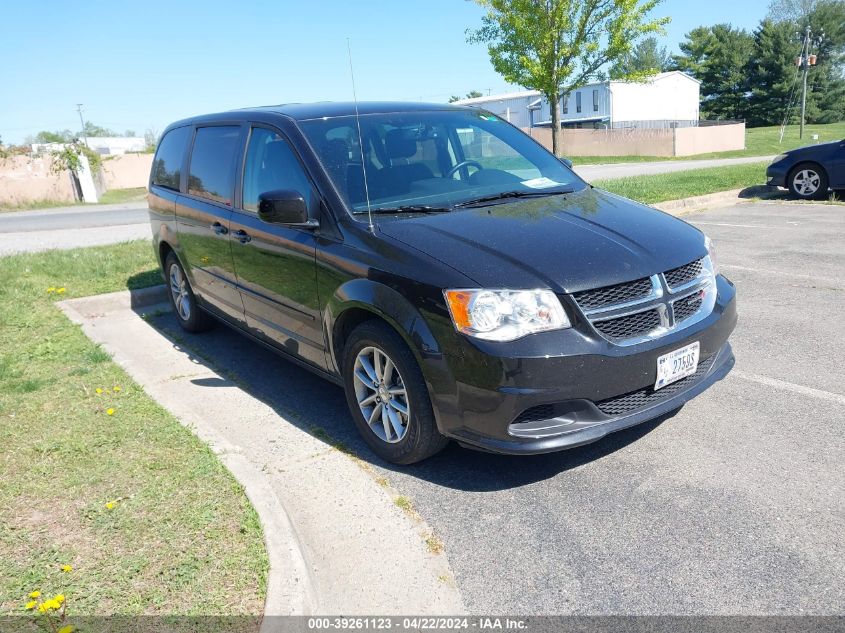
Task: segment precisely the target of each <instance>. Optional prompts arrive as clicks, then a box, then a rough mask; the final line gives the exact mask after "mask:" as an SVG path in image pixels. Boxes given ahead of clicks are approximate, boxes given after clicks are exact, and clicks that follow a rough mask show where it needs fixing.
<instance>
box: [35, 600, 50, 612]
mask: <svg viewBox="0 0 845 633" xmlns="http://www.w3.org/2000/svg"><path fill="white" fill-rule="evenodd" d="M49 610H50V607H49V606H47V603H46V602H42V603H41V604H39V605H38V611H39V612H41V613H47V612H48V611H49Z"/></svg>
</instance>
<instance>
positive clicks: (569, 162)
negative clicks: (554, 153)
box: [558, 156, 572, 169]
mask: <svg viewBox="0 0 845 633" xmlns="http://www.w3.org/2000/svg"><path fill="white" fill-rule="evenodd" d="M558 160H559V161H560V162H562V163H563V164H564V165H566V166H567V167H569V169H572V161H571V160H569V159H568V158H567V157H566V156H560V157H559V158H558Z"/></svg>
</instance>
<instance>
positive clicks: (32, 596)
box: [29, 589, 41, 598]
mask: <svg viewBox="0 0 845 633" xmlns="http://www.w3.org/2000/svg"><path fill="white" fill-rule="evenodd" d="M40 595H41V592H40V591H38V589H36V590H35V591H33V592H32V593H31V594H29V597H30V598H37V597H38V596H40Z"/></svg>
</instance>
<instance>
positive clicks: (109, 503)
mask: <svg viewBox="0 0 845 633" xmlns="http://www.w3.org/2000/svg"><path fill="white" fill-rule="evenodd" d="M112 508H114V501H109V502H108V503H106V510H111V509H112Z"/></svg>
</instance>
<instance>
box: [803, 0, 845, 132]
mask: <svg viewBox="0 0 845 633" xmlns="http://www.w3.org/2000/svg"><path fill="white" fill-rule="evenodd" d="M807 25H809V26H810V29H811V32H812V34H813V37H812V44H811V46H810V52H811V53H813V54H815V55H816V57H817V61H816V65H815V66H810V70H809V74H808V77H807V81H808V86H807V121H809V122H810V123H833V122H836V121H842V120H844V119H845V74H843V68H845V2H843V1H842V0H833V1H832V0H818V1H817V2H815V4H814V6H813V8H812V10H811V11H810V12H809V14H808V15H807V16H806V19H803V20H800V21H799V22H798V26H799V27H801V30H803V29H804V28H805V27H806V26H807Z"/></svg>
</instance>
